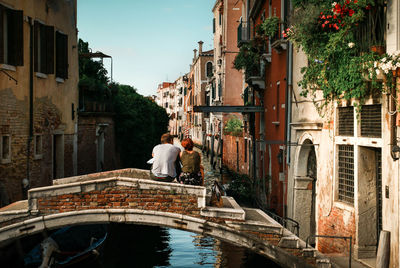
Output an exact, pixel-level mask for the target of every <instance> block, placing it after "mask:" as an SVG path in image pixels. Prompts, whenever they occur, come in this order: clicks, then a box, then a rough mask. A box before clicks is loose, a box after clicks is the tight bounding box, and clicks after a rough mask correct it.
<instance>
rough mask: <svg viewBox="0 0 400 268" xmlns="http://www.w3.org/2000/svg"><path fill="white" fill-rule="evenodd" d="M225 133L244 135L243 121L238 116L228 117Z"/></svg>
mask: <svg viewBox="0 0 400 268" xmlns="http://www.w3.org/2000/svg"><path fill="white" fill-rule="evenodd" d="M224 133H225V134H228V135H232V136H242V135H243V122H242V120H240V119H239V118H237V117H236V116H232V117H231V118H229V119H228V121H227V122H226V124H225V127H224Z"/></svg>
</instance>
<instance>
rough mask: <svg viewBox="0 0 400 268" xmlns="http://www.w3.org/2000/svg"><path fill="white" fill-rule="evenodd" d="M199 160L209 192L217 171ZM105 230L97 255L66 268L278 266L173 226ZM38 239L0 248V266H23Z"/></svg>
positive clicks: (116, 226)
mask: <svg viewBox="0 0 400 268" xmlns="http://www.w3.org/2000/svg"><path fill="white" fill-rule="evenodd" d="M202 162H203V166H204V168H205V186H206V188H207V191H208V192H209V191H210V189H211V185H212V184H213V182H214V180H215V179H218V178H219V177H220V174H219V173H218V172H216V171H214V170H213V169H212V167H211V164H210V163H209V162H208V161H207V158H206V156H205V155H203V157H202ZM225 180H226V178H224V181H225ZM107 233H108V236H107V239H106V240H105V242H104V244H103V245H102V248H101V250H100V255H99V256H97V257H96V258H89V259H86V260H85V261H83V262H80V263H77V264H74V265H71V266H68V267H74V268H78V267H79V268H80V267H104V268H117V267H121V268H122V267H221V268H222V267H226V268H235V267H238V268H239V267H240V268H250V267H251V268H253V267H272V268H273V267H280V266H278V265H276V264H275V263H274V262H272V261H271V260H269V259H267V258H265V257H263V256H260V255H258V254H255V253H253V252H251V251H250V250H247V249H245V248H242V247H237V246H235V245H232V244H229V243H226V242H223V241H220V240H217V239H214V238H212V237H207V236H202V235H198V234H195V233H190V232H186V231H181V230H176V229H169V228H162V227H156V226H141V225H133V224H110V225H108V226H107ZM49 234H50V233H49ZM49 234H47V235H49ZM42 239H43V234H39V235H35V236H32V237H26V238H23V239H21V240H19V241H17V242H15V243H13V244H11V245H8V246H7V247H5V248H0V263H1V264H2V265H1V267H10V268H14V267H16V268H18V267H27V266H25V265H24V256H26V254H27V253H28V252H29V251H31V250H32V248H34V247H35V245H37V244H38V243H40V241H41V240H42ZM29 267H35V266H29Z"/></svg>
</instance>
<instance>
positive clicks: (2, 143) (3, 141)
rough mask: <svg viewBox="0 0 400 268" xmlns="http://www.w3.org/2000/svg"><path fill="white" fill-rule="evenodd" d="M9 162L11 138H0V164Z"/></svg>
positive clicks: (3, 136)
mask: <svg viewBox="0 0 400 268" xmlns="http://www.w3.org/2000/svg"><path fill="white" fill-rule="evenodd" d="M10 161H11V137H10V135H2V136H0V163H2V164H4V163H9V162H10Z"/></svg>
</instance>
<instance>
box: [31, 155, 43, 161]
mask: <svg viewBox="0 0 400 268" xmlns="http://www.w3.org/2000/svg"><path fill="white" fill-rule="evenodd" d="M33 158H34V159H35V160H40V159H42V158H43V154H35V156H34V157H33Z"/></svg>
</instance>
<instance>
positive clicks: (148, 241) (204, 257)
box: [0, 224, 280, 268]
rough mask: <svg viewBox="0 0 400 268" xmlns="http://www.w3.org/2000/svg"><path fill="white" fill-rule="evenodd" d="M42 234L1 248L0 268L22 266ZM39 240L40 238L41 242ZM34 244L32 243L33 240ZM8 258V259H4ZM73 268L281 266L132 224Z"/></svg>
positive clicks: (115, 229)
mask: <svg viewBox="0 0 400 268" xmlns="http://www.w3.org/2000/svg"><path fill="white" fill-rule="evenodd" d="M41 237H43V236H42V235H36V236H32V237H26V238H23V239H21V241H20V243H19V244H18V243H14V244H13V245H9V247H7V248H8V251H9V252H8V253H10V254H11V255H10V254H4V253H5V249H4V248H3V249H0V263H1V264H2V265H1V267H12V268H14V267H23V262H21V260H22V259H23V257H24V252H25V254H26V253H27V252H29V251H30V250H31V249H32V248H33V247H34V246H35V245H37V243H39V242H40V241H41V239H43V238H41ZM40 238H41V239H40ZM34 240H35V241H36V242H35V243H33V241H34ZM7 255H8V257H7ZM68 267H73V268H81V267H85V268H88V267H89V268H90V267H100V268H122V267H124V268H125V267H139V268H141V267H143V268H147V267H188V268H189V267H202V268H203V267H217V268H220V267H221V268H239V267H240V268H250V267H251V268H253V267H280V266H278V265H276V264H275V263H274V262H272V261H270V260H269V259H267V258H265V257H263V256H260V255H258V254H255V253H253V252H251V251H248V250H247V249H244V248H241V247H236V246H234V245H231V244H228V243H225V242H223V241H219V240H216V239H214V238H212V237H205V236H202V235H198V234H194V233H189V232H185V231H181V230H176V229H168V228H162V227H155V226H142V225H133V224H110V225H109V226H108V238H107V240H106V242H105V244H104V247H103V249H102V251H101V254H100V256H99V257H97V258H95V259H93V258H92V259H87V260H85V261H83V262H81V263H79V264H74V265H71V266H68Z"/></svg>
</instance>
